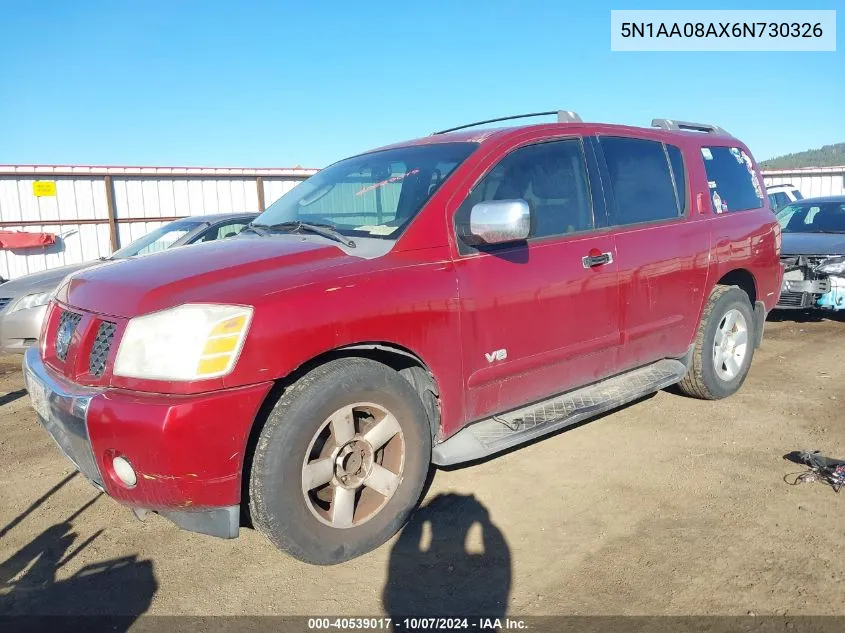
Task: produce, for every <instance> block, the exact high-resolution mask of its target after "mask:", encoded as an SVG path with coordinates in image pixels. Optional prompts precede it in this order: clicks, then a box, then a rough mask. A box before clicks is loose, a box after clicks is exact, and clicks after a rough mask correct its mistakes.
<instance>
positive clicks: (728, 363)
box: [725, 354, 739, 378]
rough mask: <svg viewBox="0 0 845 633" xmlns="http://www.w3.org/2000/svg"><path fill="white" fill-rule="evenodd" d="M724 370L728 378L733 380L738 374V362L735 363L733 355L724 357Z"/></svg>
mask: <svg viewBox="0 0 845 633" xmlns="http://www.w3.org/2000/svg"><path fill="white" fill-rule="evenodd" d="M725 369H726V370H727V373H728V377H729V378H733V377H734V376H736V375H737V374H738V373H739V362H738V361H737V359H736V356H734V355H733V354H728V355H726V356H725Z"/></svg>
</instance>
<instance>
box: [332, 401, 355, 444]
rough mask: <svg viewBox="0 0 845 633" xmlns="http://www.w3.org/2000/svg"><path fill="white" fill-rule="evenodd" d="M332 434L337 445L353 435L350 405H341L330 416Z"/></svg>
mask: <svg viewBox="0 0 845 633" xmlns="http://www.w3.org/2000/svg"><path fill="white" fill-rule="evenodd" d="M331 425H332V435H333V436H334V441H335V444H336V445H337V446H341V445H342V444H345V443H346V442H348V441H349V440H351V439H352V436H353V435H355V417H354V414H353V408H352V406H348V407H343V408H342V409H340V410H339V411H337V412H336V413H335V414H334V416H332V422H331Z"/></svg>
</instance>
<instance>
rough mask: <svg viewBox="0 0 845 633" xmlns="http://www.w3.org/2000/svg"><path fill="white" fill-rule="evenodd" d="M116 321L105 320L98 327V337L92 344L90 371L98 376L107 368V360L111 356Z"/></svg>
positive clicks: (89, 360) (89, 361) (89, 359)
mask: <svg viewBox="0 0 845 633" xmlns="http://www.w3.org/2000/svg"><path fill="white" fill-rule="evenodd" d="M114 328H115V325H114V323H110V322H109V321H103V322H101V323H100V327H99V328H97V337H96V338H95V339H94V345H92V346H91V356H90V357H89V358H88V373H89V374H91V375H92V376H97V377H98V378H99V377H100V376H102V375H103V372H104V371H105V370H106V360H107V359H108V357H109V350H110V349H111V344H112V341H113V340H114Z"/></svg>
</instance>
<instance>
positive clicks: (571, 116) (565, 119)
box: [433, 110, 581, 134]
mask: <svg viewBox="0 0 845 633" xmlns="http://www.w3.org/2000/svg"><path fill="white" fill-rule="evenodd" d="M552 114H556V115H557V122H558V123H581V117H580V116H578V114H577V113H575V112H572V111H571V110H550V111H549V112H532V113H531V114H515V115H513V116H503V117H499V118H498V119H487V120H486V121H476V122H475V123H467V124H466V125H459V126H458V127H450V128H449V129H448V130H440V131H439V132H434V133H433V134H446V133H447V132H457V131H458V130H465V129H466V128H469V127H475V126H476V125H485V124H487V123H497V122H498V121H511V120H513V119H527V118H529V117H535V116H549V115H552Z"/></svg>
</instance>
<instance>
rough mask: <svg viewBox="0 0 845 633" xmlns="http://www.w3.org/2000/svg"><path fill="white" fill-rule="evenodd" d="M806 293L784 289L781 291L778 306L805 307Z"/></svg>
mask: <svg viewBox="0 0 845 633" xmlns="http://www.w3.org/2000/svg"><path fill="white" fill-rule="evenodd" d="M804 295H805V293H803V292H789V291H786V290H785V291H783V292H781V293H780V299H779V300H778V307H781V308H805V307H807V305H809V304H806V305H805V303H804Z"/></svg>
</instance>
